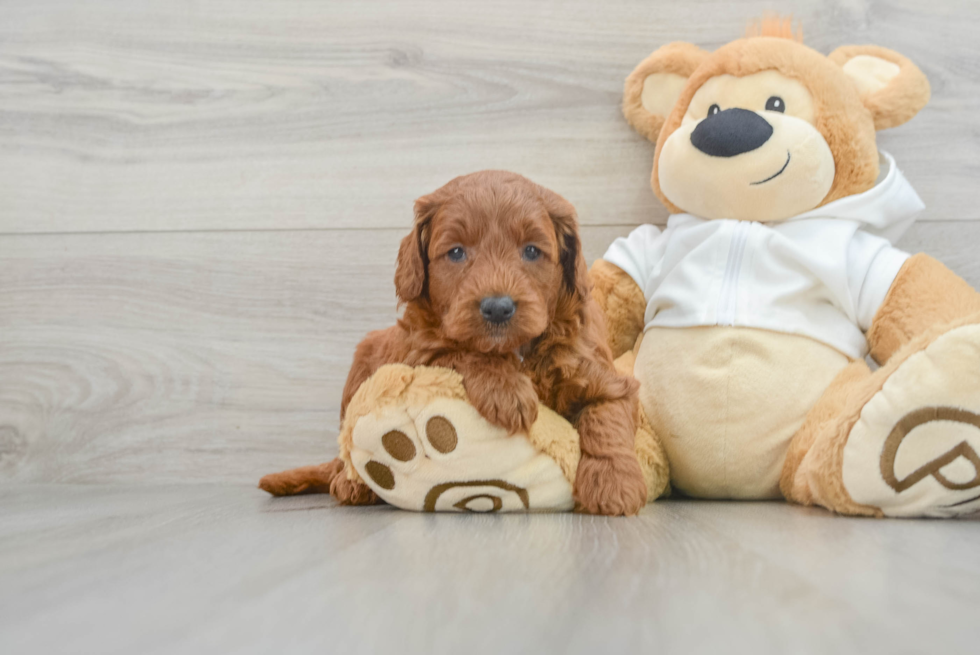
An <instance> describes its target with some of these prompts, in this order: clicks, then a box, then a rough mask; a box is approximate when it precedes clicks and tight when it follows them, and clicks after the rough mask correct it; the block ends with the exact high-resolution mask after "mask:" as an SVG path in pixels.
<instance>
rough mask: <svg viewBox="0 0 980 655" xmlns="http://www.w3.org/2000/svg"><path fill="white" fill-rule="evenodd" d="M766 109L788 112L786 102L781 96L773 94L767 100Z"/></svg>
mask: <svg viewBox="0 0 980 655" xmlns="http://www.w3.org/2000/svg"><path fill="white" fill-rule="evenodd" d="M766 111H778V112H779V113H780V114H784V113H786V103H785V102H783V99H782V98H780V97H779V96H773V97H771V98H769V99H768V100H766Z"/></svg>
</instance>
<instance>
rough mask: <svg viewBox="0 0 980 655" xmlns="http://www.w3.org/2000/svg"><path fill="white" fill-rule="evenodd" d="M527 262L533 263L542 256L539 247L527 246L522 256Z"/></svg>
mask: <svg viewBox="0 0 980 655" xmlns="http://www.w3.org/2000/svg"><path fill="white" fill-rule="evenodd" d="M522 256H523V257H524V260H525V261H529V262H533V261H534V260H535V259H537V258H538V257H540V256H541V250H540V249H539V248H538V247H537V246H525V247H524V254H523V255H522Z"/></svg>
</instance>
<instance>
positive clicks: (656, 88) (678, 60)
mask: <svg viewBox="0 0 980 655" xmlns="http://www.w3.org/2000/svg"><path fill="white" fill-rule="evenodd" d="M707 56H708V53H707V52H705V51H704V50H702V49H701V48H699V47H697V46H696V45H692V44H690V43H683V42H680V41H678V42H675V43H668V44H667V45H665V46H663V47H662V48H659V49H658V50H656V51H655V52H654V53H653V54H652V55H650V56H649V57H647V58H646V59H644V60H643V61H641V62H640V65H639V66H637V67H636V68H635V69H633V72H632V73H630V74H629V77H627V78H626V85H625V87H624V89H623V115H624V116H626V120H628V121H629V123H630V125H632V126H633V129H635V130H636V131H637V132H639V133H640V134H642V135H643V136H645V137H646V138H647V139H649V140H650V141H653V142H654V143H656V142H657V136H658V135H659V134H660V128H661V127H663V124H664V120H666V118H667V116H668V114H670V112H671V110H672V109H673V108H674V105H676V104H677V99H678V98H679V97H680V95H681V90H682V89H683V88H684V85H685V84H687V78H689V77H690V76H691V73H693V72H694V69H695V68H697V67H698V66H699V65H700V64H701V62H702V61H704V58H705V57H707Z"/></svg>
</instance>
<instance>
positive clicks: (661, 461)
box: [614, 337, 670, 503]
mask: <svg viewBox="0 0 980 655" xmlns="http://www.w3.org/2000/svg"><path fill="white" fill-rule="evenodd" d="M641 340H642V337H641V338H640V339H637V340H636V346H635V347H634V348H633V350H628V351H626V352H625V353H623V354H622V356H620V357H619V358H617V359H616V361H615V362H614V364H615V366H616V370H617V371H618V372H619V373H620V374H621V375H630V376H632V375H633V368H634V367H635V365H636V351H637V350H638V349H639V345H640V341H641ZM638 411H639V417H638V419H637V421H636V439H635V444H634V446H635V448H636V458H637V459H638V460H639V462H640V470H641V471H643V479H644V481H645V482H646V485H647V502H648V503H649V502H652V501H654V500H656V499H657V498H659V497H661V496H667V495H669V494H670V467H669V466H668V464H667V451H666V450H664V446H663V444H662V443H661V442H660V437H659V436H657V432H656V430H654V429H653V425H651V424H650V421H649V420H648V419H647V417H646V414H644V412H643V407H642V406H640V407H639V410H638Z"/></svg>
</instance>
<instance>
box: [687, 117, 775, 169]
mask: <svg viewBox="0 0 980 655" xmlns="http://www.w3.org/2000/svg"><path fill="white" fill-rule="evenodd" d="M771 136H772V125H770V124H769V121H767V120H766V119H765V118H763V117H762V116H759V114H757V113H755V112H754V111H749V110H748V109H739V108H738V107H733V108H731V109H726V110H725V111H720V112H718V113H717V114H713V115H711V116H708V117H707V118H705V119H704V120H703V121H701V122H700V123H698V126H697V127H695V128H694V131H693V132H691V143H692V144H693V145H694V147H695V148H697V149H698V150H700V151H701V152H703V153H704V154H706V155H710V156H712V157H734V156H735V155H741V154H742V153H743V152H750V151H752V150H755V149H756V148H758V147H760V146H761V145H762V144H763V143H765V142H766V141H768V140H769V137H771Z"/></svg>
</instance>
